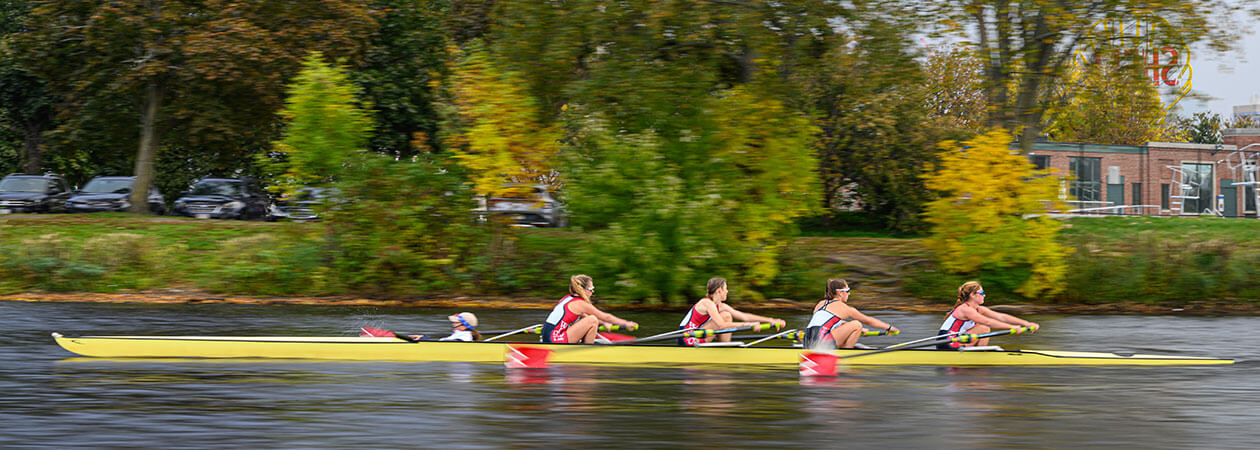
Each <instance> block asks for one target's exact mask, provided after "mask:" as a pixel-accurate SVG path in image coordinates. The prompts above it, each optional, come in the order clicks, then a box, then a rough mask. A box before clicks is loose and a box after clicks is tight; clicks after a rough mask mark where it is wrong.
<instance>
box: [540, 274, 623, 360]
mask: <svg viewBox="0 0 1260 450" xmlns="http://www.w3.org/2000/svg"><path fill="white" fill-rule="evenodd" d="M594 292H595V282H594V281H593V280H591V277H589V276H586V275H574V276H572V277H569V295H566V296H564V298H562V299H560V302H559V303H556V306H555V308H552V309H551V314H549V315H547V321H546V322H544V323H543V329H542V341H543V342H545V343H549V344H573V343H579V342H580V343H584V344H593V343H595V337H596V333H597V332H598V331H599V325H600V324H601V323H607V324H613V325H621V326H625V327H627V328H629V329H634V328H637V327H638V326H639V324H638V323H635V322H632V321H629V320H625V319H622V318H620V317H617V316H614V315H612V314H609V313H606V312H603V311H600V310H599V308H596V307H595V305H593V304H591V295H592V294H594Z"/></svg>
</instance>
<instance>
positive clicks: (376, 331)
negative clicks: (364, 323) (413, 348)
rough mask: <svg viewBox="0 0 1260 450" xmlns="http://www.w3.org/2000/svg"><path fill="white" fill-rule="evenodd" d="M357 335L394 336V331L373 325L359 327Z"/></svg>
mask: <svg viewBox="0 0 1260 450" xmlns="http://www.w3.org/2000/svg"><path fill="white" fill-rule="evenodd" d="M359 337H394V332H393V331H389V330H383V329H380V328H374V327H363V328H359Z"/></svg>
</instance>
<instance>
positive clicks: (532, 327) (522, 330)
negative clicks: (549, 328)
mask: <svg viewBox="0 0 1260 450" xmlns="http://www.w3.org/2000/svg"><path fill="white" fill-rule="evenodd" d="M534 328H537V329H538V330H539V332H542V324H541V323H540V324H534V325H530V326H528V327H525V328H521V329H519V330H512V331H509V332H507V333H503V334H500V335H498V336H495V337H492V338H486V339H484V341H486V342H488V341H493V340H495V339H498V338H501V337H507V336H511V335H513V334H517V333H525V332H531V331H530V330H533V329H534Z"/></svg>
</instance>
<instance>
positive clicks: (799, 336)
mask: <svg viewBox="0 0 1260 450" xmlns="http://www.w3.org/2000/svg"><path fill="white" fill-rule="evenodd" d="M898 334H901V330H897V331H894V332H891V333H890V332H888V330H880V331H864V332H862V336H863V337H871V336H885V335H887V336H896V335H898ZM742 337H743V338H744V339H762V338H765V337H770V338H771V339H795V340H798V341H801V340H804V339H805V330H797V329H792V330H788V331H784V332H782V333H778V334H751V335H747V336H742Z"/></svg>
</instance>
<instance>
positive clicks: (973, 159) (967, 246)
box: [925, 130, 1071, 297]
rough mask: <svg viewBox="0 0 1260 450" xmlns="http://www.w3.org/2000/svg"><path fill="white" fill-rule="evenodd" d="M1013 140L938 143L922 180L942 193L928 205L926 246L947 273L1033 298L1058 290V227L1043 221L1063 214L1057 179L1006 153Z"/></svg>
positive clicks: (1002, 136)
mask: <svg viewBox="0 0 1260 450" xmlns="http://www.w3.org/2000/svg"><path fill="white" fill-rule="evenodd" d="M1010 144H1011V136H1010V135H1009V134H1007V133H1006V132H1005V131H1001V130H994V131H990V132H989V133H987V134H984V135H980V136H977V137H975V138H974V139H971V140H969V141H964V142H961V143H960V142H957V141H945V142H942V143H941V144H940V146H941V149H942V153H941V161H940V163H939V164H938V165H937V167H936V168H935V170H933V171H931V172H929V173H928V174H926V175H925V181H926V184H927V187H928V188H929V189H931V190H933V191H936V192H938V193H939V194H940V197H939V198H938V199H937V200H935V201H932V202H930V203H929V204H928V206H927V210H926V212H925V214H926V220H927V222H928V223H930V224H931V228H932V231H931V235H930V236H929V237H928V238H927V239H926V244H927V246H928V247H929V248H931V249H932V250H933V251H934V252H935V254H936V259H937V262H938V264H939V265H940V267H941V268H943V269H945V270H946V271H949V272H952V273H955V274H960V275H969V276H973V277H975V278H978V279H981V281H987V282H989V283H990V284H1000V285H1005V286H1006V287H1007V288H1009V289H1012V290H1014V291H1015V292H1017V293H1019V294H1021V295H1024V296H1025V297H1034V296H1037V295H1043V294H1051V295H1052V294H1054V293H1056V292H1059V291H1061V290H1062V289H1063V285H1062V281H1063V279H1064V276H1065V275H1066V273H1067V265H1066V262H1065V260H1066V257H1067V255H1068V254H1069V252H1070V251H1071V249H1070V248H1068V247H1065V246H1063V245H1062V244H1060V243H1059V241H1058V236H1059V229H1060V228H1061V227H1062V223H1061V222H1059V221H1058V220H1056V219H1053V218H1051V217H1049V216H1047V215H1046V213H1048V212H1051V211H1053V210H1062V209H1063V207H1064V204H1063V202H1062V201H1061V200H1059V199H1058V198H1059V178H1058V177H1055V176H1051V174H1050V173H1049V172H1048V171H1039V170H1036V168H1035V167H1034V166H1033V165H1032V164H1031V163H1030V162H1029V161H1028V159H1027V157H1025V156H1024V155H1022V154H1020V153H1019V152H1018V151H1017V150H1015V149H1013V148H1011V146H1010Z"/></svg>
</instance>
